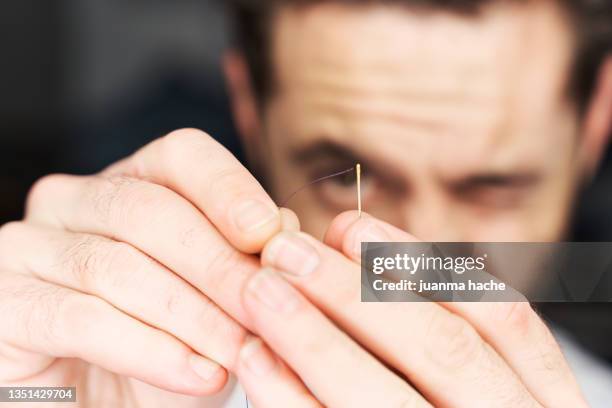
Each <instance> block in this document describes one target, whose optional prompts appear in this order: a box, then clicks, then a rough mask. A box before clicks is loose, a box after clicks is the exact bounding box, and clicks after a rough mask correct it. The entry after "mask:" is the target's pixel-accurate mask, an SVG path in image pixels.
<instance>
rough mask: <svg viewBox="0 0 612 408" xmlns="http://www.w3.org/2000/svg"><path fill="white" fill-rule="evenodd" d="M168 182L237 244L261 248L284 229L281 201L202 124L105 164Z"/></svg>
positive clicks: (120, 171) (244, 248)
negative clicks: (205, 129)
mask: <svg viewBox="0 0 612 408" xmlns="http://www.w3.org/2000/svg"><path fill="white" fill-rule="evenodd" d="M105 173H107V174H124V175H128V176H131V177H136V178H140V179H146V180H149V181H151V182H153V183H155V184H160V185H163V186H165V187H167V188H169V189H171V190H173V191H175V192H176V193H178V194H180V195H181V196H183V197H184V198H186V199H187V200H189V201H190V202H191V203H193V204H194V205H195V206H196V207H197V208H198V209H199V210H200V211H201V212H202V213H204V215H205V216H206V217H207V218H208V219H209V220H210V221H211V222H212V223H213V224H214V225H215V227H216V228H217V229H218V230H219V232H220V233H221V234H222V235H223V236H224V237H225V238H226V239H227V240H228V241H229V242H230V243H231V244H232V246H234V247H236V248H237V249H239V250H241V251H243V252H246V253H257V252H259V251H260V250H261V249H262V247H263V245H264V243H265V242H266V241H267V240H268V239H269V238H270V237H272V235H274V234H275V233H276V232H278V231H280V229H281V215H280V212H279V209H278V207H277V205H276V204H275V203H274V201H273V200H272V198H270V196H269V195H268V194H267V193H266V192H265V190H264V189H263V187H262V186H261V184H259V182H258V181H257V180H256V179H255V177H253V175H252V174H251V173H250V172H249V171H248V170H247V169H246V168H245V167H244V166H243V165H242V164H241V163H240V162H239V161H238V159H236V158H235V157H234V156H233V155H232V154H231V153H230V152H229V151H228V150H227V149H226V148H225V147H223V146H222V145H221V144H220V143H219V142H217V141H216V140H214V139H213V138H212V137H211V136H209V135H208V134H206V133H204V132H202V131H200V130H197V129H181V130H177V131H175V132H172V133H170V134H168V135H167V136H165V137H162V138H160V139H157V140H156V141H154V142H152V143H150V144H149V145H147V146H145V147H143V148H142V149H140V150H139V151H137V152H136V153H135V154H134V155H132V156H131V157H128V158H127V159H125V160H122V161H120V162H118V163H116V164H115V165H113V166H111V167H109V168H108V169H106V171H105Z"/></svg>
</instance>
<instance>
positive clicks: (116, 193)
mask: <svg viewBox="0 0 612 408" xmlns="http://www.w3.org/2000/svg"><path fill="white" fill-rule="evenodd" d="M144 186H145V183H144V182H142V181H139V180H137V179H134V178H131V177H127V176H122V175H114V176H110V177H103V178H101V179H98V180H97V183H96V185H95V186H94V187H93V188H92V199H91V202H92V203H93V211H94V214H95V217H96V218H97V220H98V221H99V222H101V223H102V224H104V225H113V224H115V223H117V224H123V223H125V222H127V221H128V220H129V219H130V215H131V214H132V211H134V210H137V209H138V208H139V206H141V205H146V204H148V203H150V202H151V200H152V199H153V197H151V194H150V192H149V191H147V189H146V188H145V187H144Z"/></svg>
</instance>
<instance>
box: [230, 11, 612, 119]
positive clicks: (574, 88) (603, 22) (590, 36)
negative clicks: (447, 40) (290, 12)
mask: <svg viewBox="0 0 612 408" xmlns="http://www.w3.org/2000/svg"><path fill="white" fill-rule="evenodd" d="M496 1H504V0H226V3H227V4H228V6H229V13H230V16H231V18H232V20H233V26H234V36H235V38H234V40H235V45H236V46H238V47H239V48H240V49H241V50H242V52H243V53H244V55H245V57H246V60H247V63H248V66H249V70H250V75H251V78H252V81H253V87H254V92H255V94H256V97H257V98H258V101H259V102H264V101H265V99H266V98H267V97H268V96H269V95H270V94H271V92H272V91H273V76H274V75H273V66H272V63H271V58H270V43H271V41H270V32H271V27H272V25H273V21H272V20H273V17H274V15H275V13H276V12H277V11H278V9H279V8H280V7H285V6H307V5H312V4H317V3H324V2H334V3H344V4H354V5H376V4H388V5H389V4H394V5H403V6H407V7H410V8H413V9H425V10H438V9H439V10H448V11H451V12H456V13H462V14H474V13H477V12H478V11H479V10H480V9H481V8H482V6H484V5H485V4H488V3H492V2H496ZM505 1H517V2H520V1H521V0H505ZM522 1H528V0H522ZM535 1H539V0H535ZM556 1H557V3H558V4H559V5H560V6H561V7H562V8H563V9H564V10H565V12H566V14H567V16H568V17H569V21H570V22H571V25H572V28H573V30H574V32H575V34H576V42H577V44H578V46H577V51H576V56H575V60H574V67H573V73H572V76H571V79H570V83H569V84H568V87H569V89H568V90H569V92H570V95H571V96H572V97H573V98H574V100H575V102H576V104H577V106H578V107H579V109H580V110H581V111H583V110H584V109H585V108H586V106H587V104H588V102H589V99H590V98H591V95H592V93H593V89H594V87H595V83H596V80H597V74H598V72H599V68H600V66H601V64H602V63H603V62H604V61H605V59H606V56H607V55H610V54H612V1H610V0H556Z"/></svg>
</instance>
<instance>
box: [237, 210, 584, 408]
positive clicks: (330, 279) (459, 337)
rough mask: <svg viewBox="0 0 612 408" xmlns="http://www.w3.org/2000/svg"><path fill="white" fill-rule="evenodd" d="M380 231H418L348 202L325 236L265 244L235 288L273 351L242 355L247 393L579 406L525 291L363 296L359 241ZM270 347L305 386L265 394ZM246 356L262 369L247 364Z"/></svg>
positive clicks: (265, 397) (399, 235)
mask: <svg viewBox="0 0 612 408" xmlns="http://www.w3.org/2000/svg"><path fill="white" fill-rule="evenodd" d="M385 241H391V242H394V241H395V242H396V241H416V239H415V238H414V237H412V236H410V235H409V234H407V233H405V232H403V231H401V230H398V229H396V228H394V227H392V226H390V225H388V224H386V223H384V222H381V221H379V220H376V219H374V218H372V217H370V216H367V215H365V214H364V216H363V217H362V218H358V217H357V215H356V213H354V212H350V213H345V214H342V215H341V216H339V217H338V218H337V219H336V220H335V221H334V223H333V224H332V226H331V228H330V230H329V231H328V234H327V236H326V238H325V244H323V243H321V242H319V241H317V240H316V239H314V238H312V237H310V236H308V235H306V234H302V233H294V232H287V233H281V234H279V235H277V236H276V237H275V238H273V239H272V240H271V241H270V242H269V243H268V244H267V245H266V247H265V248H264V251H263V254H262V263H263V265H264V266H265V268H264V269H263V270H262V271H260V272H259V273H258V274H257V275H255V276H254V277H253V278H251V280H250V281H249V283H248V284H247V286H246V289H245V290H244V293H243V302H244V304H245V307H246V309H247V310H248V312H249V313H250V314H251V316H252V318H253V322H254V326H255V332H256V333H257V334H258V335H259V336H261V337H262V338H263V340H265V342H266V343H267V344H268V345H269V347H270V349H272V350H274V353H276V354H277V355H278V357H275V356H274V354H272V352H271V351H270V349H268V348H267V347H260V348H259V353H257V354H256V353H252V355H247V356H246V357H248V358H244V359H243V360H244V361H243V362H242V363H241V371H239V373H241V377H240V379H241V382H242V383H243V385H244V386H245V387H246V389H247V392H248V393H249V395H250V397H251V398H252V400H253V401H254V403H255V404H256V405H257V404H259V405H261V406H266V407H275V406H278V407H282V406H292V404H294V402H293V401H294V400H296V401H300V402H301V401H303V399H304V397H303V394H304V392H310V393H311V394H312V395H313V396H316V398H317V400H318V401H319V402H320V403H321V404H323V405H325V406H330V407H352V408H353V407H373V406H381V407H382V406H384V407H413V406H428V405H429V404H432V405H434V406H452V407H478V406H483V407H490V406H496V407H499V406H508V407H522V406H551V407H564V406H566V407H584V406H586V402H585V401H584V398H583V396H582V394H581V391H580V389H579V387H578V385H577V383H576V381H575V379H574V377H573V374H572V373H571V371H570V369H569V368H568V365H567V363H566V361H565V359H564V357H563V355H562V353H561V351H560V349H559V347H558V345H557V343H556V341H555V339H554V338H553V336H552V334H551V333H550V331H549V330H548V328H547V327H546V325H545V324H544V323H543V322H542V320H541V319H540V318H539V317H538V315H537V314H536V313H535V312H534V311H533V309H532V308H531V307H530V305H529V304H528V303H526V302H525V303H448V304H439V303H434V302H417V303H361V302H360V297H361V296H360V282H361V280H360V266H359V262H360V248H361V242H385ZM288 282H290V283H288ZM296 288H297V289H296ZM300 292H301V293H300ZM253 355H254V356H256V357H253ZM279 359H282V360H284V361H285V362H286V363H287V364H288V366H289V367H291V368H292V369H293V370H295V372H296V373H297V375H298V376H299V378H301V380H302V381H303V382H304V384H305V387H304V389H306V388H307V389H308V391H304V389H302V390H299V389H297V391H293V392H284V393H283V394H282V395H283V398H285V399H283V398H275V397H272V394H271V393H270V392H268V391H270V390H275V389H278V388H280V387H279V386H278V379H277V373H279V372H283V371H284V370H286V368H285V366H284V363H281V362H280V360H279ZM251 360H252V361H256V362H257V361H259V364H258V365H256V367H264V368H265V369H259V370H249V361H251ZM262 361H266V362H267V363H266V364H264V363H261V362H262ZM279 368H280V369H279ZM268 384H272V385H268ZM286 389H288V387H286Z"/></svg>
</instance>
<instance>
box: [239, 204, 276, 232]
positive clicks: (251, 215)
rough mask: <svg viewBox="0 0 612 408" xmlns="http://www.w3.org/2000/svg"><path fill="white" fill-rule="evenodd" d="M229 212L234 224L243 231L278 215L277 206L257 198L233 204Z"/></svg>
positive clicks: (249, 229) (258, 225)
mask: <svg viewBox="0 0 612 408" xmlns="http://www.w3.org/2000/svg"><path fill="white" fill-rule="evenodd" d="M230 214H231V215H232V217H233V219H234V222H235V223H236V226H237V227H238V228H239V229H240V230H241V231H243V232H251V231H254V230H256V229H258V228H260V227H262V226H264V225H266V224H268V223H269V222H271V221H272V220H274V219H275V218H278V216H279V212H278V208H276V207H272V206H269V205H266V204H264V203H262V202H261V201H258V200H246V201H243V202H241V203H238V204H235V205H234V206H233V207H232V210H231V211H230Z"/></svg>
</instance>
